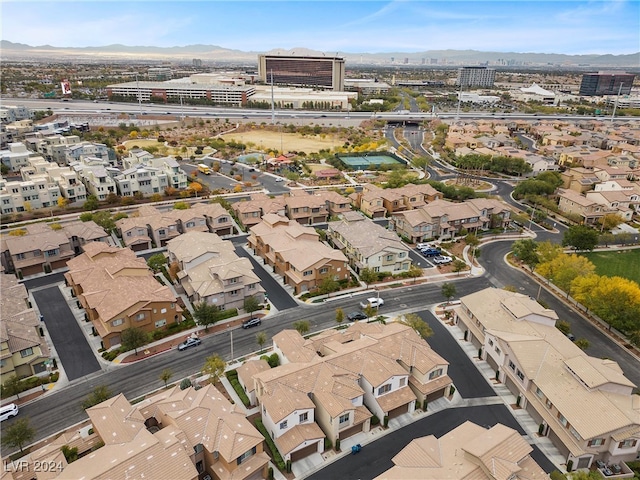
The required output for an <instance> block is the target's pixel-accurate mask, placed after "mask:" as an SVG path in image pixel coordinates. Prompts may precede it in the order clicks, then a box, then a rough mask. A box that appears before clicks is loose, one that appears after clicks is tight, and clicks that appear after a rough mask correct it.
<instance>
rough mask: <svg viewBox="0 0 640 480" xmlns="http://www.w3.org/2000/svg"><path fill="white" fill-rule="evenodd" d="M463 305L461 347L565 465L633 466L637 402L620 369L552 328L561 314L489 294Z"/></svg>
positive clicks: (638, 430)
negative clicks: (486, 369)
mask: <svg viewBox="0 0 640 480" xmlns="http://www.w3.org/2000/svg"><path fill="white" fill-rule="evenodd" d="M460 302H461V303H460V306H458V307H456V308H455V316H454V322H455V323H456V324H457V325H458V326H460V328H461V329H462V330H463V331H464V339H465V340H466V341H468V342H471V343H473V345H475V346H476V347H478V348H479V349H480V352H481V356H482V358H483V359H484V360H486V362H487V363H488V364H489V365H490V366H491V367H492V368H493V369H495V371H496V378H497V379H499V380H500V381H501V382H502V383H504V385H505V386H506V387H507V388H509V390H510V391H511V392H512V393H513V394H514V395H515V396H516V397H517V400H516V403H517V404H518V405H519V406H520V407H522V408H525V409H526V410H527V412H528V413H529V414H530V415H531V416H532V417H533V418H534V420H535V421H536V422H538V423H539V424H540V430H539V431H540V432H541V434H542V435H545V436H547V437H549V439H550V440H551V441H552V442H553V444H554V445H555V446H556V447H557V448H558V449H559V450H560V452H562V454H563V455H565V458H566V460H567V462H569V461H571V462H572V464H573V467H574V468H589V467H591V466H592V465H593V464H594V463H595V462H596V461H602V462H604V463H620V462H625V461H630V460H634V459H635V458H636V456H637V455H638V452H639V451H640V413H639V409H638V406H637V405H638V404H639V402H640V397H639V396H638V395H637V394H634V393H633V391H634V389H635V388H636V385H634V384H633V382H631V381H630V380H629V379H627V378H626V377H625V376H624V374H623V372H622V369H621V368H620V367H619V365H618V364H617V363H616V362H614V361H612V360H607V359H604V360H603V359H599V358H594V357H590V356H588V355H587V354H586V353H584V352H583V351H582V350H581V349H580V348H578V347H577V346H576V345H575V344H574V343H573V342H572V341H571V340H569V339H568V338H567V337H566V336H565V335H564V334H563V333H562V332H560V331H559V330H558V329H557V328H556V327H555V322H556V320H557V319H558V316H557V314H556V312H554V311H553V310H549V309H546V308H544V307H542V306H541V305H540V304H539V303H538V302H536V301H535V300H534V299H531V298H529V297H527V296H525V295H522V294H519V293H513V292H507V291H505V290H500V289H495V288H488V289H485V290H481V291H479V292H476V293H472V294H470V295H466V296H464V297H461V299H460ZM576 405H579V406H580V408H576Z"/></svg>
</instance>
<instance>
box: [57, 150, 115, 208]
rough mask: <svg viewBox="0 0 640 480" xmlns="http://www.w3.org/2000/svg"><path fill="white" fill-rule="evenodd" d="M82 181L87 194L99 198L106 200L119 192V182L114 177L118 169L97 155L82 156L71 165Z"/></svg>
mask: <svg viewBox="0 0 640 480" xmlns="http://www.w3.org/2000/svg"><path fill="white" fill-rule="evenodd" d="M69 166H70V167H71V168H72V169H73V171H74V172H75V173H76V174H77V175H78V177H79V178H80V180H81V181H82V183H83V185H84V186H85V189H86V191H87V195H94V196H95V197H96V198H97V199H98V200H100V201H102V200H106V198H107V197H108V196H109V195H110V194H112V195H117V194H118V185H117V182H116V181H115V180H114V179H113V176H114V175H115V173H117V172H118V170H117V169H116V168H114V167H111V166H109V161H108V160H103V159H101V158H97V157H82V158H81V159H80V160H79V161H74V162H71V164H70V165H69Z"/></svg>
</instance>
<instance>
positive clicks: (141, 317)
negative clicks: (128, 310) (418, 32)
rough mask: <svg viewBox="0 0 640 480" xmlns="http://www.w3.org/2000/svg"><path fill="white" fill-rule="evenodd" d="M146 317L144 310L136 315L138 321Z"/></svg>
mask: <svg viewBox="0 0 640 480" xmlns="http://www.w3.org/2000/svg"><path fill="white" fill-rule="evenodd" d="M144 317H145V315H144V312H142V313H139V314H138V315H136V320H138V321H140V320H144Z"/></svg>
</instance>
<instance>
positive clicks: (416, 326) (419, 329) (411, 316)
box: [399, 313, 433, 338]
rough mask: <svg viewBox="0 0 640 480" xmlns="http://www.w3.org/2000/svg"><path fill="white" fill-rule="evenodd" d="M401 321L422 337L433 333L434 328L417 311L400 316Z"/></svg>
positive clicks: (427, 336)
mask: <svg viewBox="0 0 640 480" xmlns="http://www.w3.org/2000/svg"><path fill="white" fill-rule="evenodd" d="M399 321H400V323H401V324H402V325H406V326H408V327H410V328H412V329H413V330H415V331H416V333H417V334H418V335H420V336H421V337H422V338H429V337H431V336H432V335H433V330H431V327H430V326H429V325H428V324H427V322H425V321H424V320H423V319H422V318H421V317H420V315H418V314H416V313H406V314H404V315H402V316H401V317H400V320H399Z"/></svg>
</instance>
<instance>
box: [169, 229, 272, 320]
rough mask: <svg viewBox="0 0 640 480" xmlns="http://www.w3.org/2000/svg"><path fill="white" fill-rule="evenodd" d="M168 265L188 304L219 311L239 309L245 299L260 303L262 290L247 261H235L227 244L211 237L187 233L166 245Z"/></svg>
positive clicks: (203, 234) (229, 245)
mask: <svg viewBox="0 0 640 480" xmlns="http://www.w3.org/2000/svg"><path fill="white" fill-rule="evenodd" d="M167 256H168V259H169V263H173V262H176V263H177V264H178V266H179V268H180V271H179V272H178V280H179V282H180V285H182V288H184V291H185V293H186V295H187V296H188V297H189V300H190V301H191V303H193V304H195V303H200V302H206V303H208V304H209V305H214V306H216V307H218V308H219V309H221V310H228V309H232V308H237V309H242V308H243V306H244V301H245V299H246V298H247V297H254V298H255V299H256V300H258V302H260V303H263V302H264V292H265V291H264V288H262V286H261V285H260V278H258V276H257V275H256V274H255V273H254V271H253V267H252V265H251V261H250V260H249V259H248V258H244V257H238V255H237V254H236V253H235V247H234V245H233V244H232V243H231V241H229V240H223V239H221V238H220V237H219V236H218V235H216V234H215V233H208V232H198V231H191V232H187V233H185V234H183V235H180V236H179V237H176V238H174V239H173V240H171V241H169V242H168V243H167Z"/></svg>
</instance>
